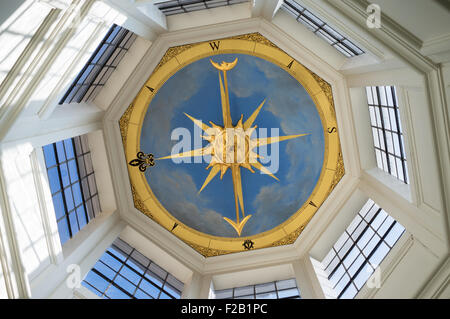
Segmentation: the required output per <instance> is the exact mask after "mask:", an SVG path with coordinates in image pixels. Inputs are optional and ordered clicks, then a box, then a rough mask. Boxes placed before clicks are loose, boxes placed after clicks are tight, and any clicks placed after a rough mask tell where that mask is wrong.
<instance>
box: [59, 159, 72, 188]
mask: <svg viewBox="0 0 450 319" xmlns="http://www.w3.org/2000/svg"><path fill="white" fill-rule="evenodd" d="M59 170H60V172H61V180H62V183H63V187H67V186H69V185H70V179H69V169H68V167H67V164H66V163H64V164H61V165H60V166H59Z"/></svg>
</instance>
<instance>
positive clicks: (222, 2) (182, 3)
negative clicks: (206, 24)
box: [155, 0, 248, 16]
mask: <svg viewBox="0 0 450 319" xmlns="http://www.w3.org/2000/svg"><path fill="white" fill-rule="evenodd" d="M244 2H248V0H172V1H164V2H158V3H155V6H157V7H158V9H159V10H161V12H162V13H164V14H165V15H166V16H170V15H174V14H180V13H188V12H193V11H199V10H205V9H212V8H217V7H224V6H228V5H233V4H238V3H244Z"/></svg>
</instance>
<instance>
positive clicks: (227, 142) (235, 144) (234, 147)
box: [158, 58, 308, 236]
mask: <svg viewBox="0 0 450 319" xmlns="http://www.w3.org/2000/svg"><path fill="white" fill-rule="evenodd" d="M210 61H211V64H212V65H213V67H215V68H216V69H217V70H219V83H220V98H221V102H222V115H223V124H224V125H223V126H218V125H216V124H214V123H212V122H210V125H211V126H208V125H206V124H204V123H203V122H202V121H200V120H198V119H195V118H193V117H192V116H190V115H188V114H186V113H185V115H186V116H187V117H189V118H190V119H191V120H192V121H193V122H194V124H195V125H197V126H198V127H200V128H201V129H202V130H203V131H204V132H205V134H206V135H205V136H203V139H205V140H207V141H208V142H209V145H207V146H206V147H202V148H199V149H195V150H191V151H188V152H184V153H179V154H174V155H169V156H165V157H161V158H158V159H159V160H163V159H175V158H183V157H194V156H205V155H210V156H211V161H210V163H209V165H208V167H207V168H206V169H211V170H210V172H209V175H208V176H207V177H206V180H205V182H204V183H203V186H202V187H201V188H200V191H199V193H200V192H201V191H202V190H203V189H204V188H205V187H206V186H207V185H208V184H209V182H211V180H212V179H213V178H214V177H215V176H216V175H217V174H219V172H220V179H222V178H223V176H224V174H225V173H226V171H227V170H228V168H231V174H232V177H233V189H234V201H235V206H236V221H232V220H231V219H229V218H227V217H224V219H225V220H226V221H227V222H228V223H229V224H230V225H231V226H232V227H233V228H234V229H235V230H236V233H237V234H238V236H240V235H241V232H242V229H243V228H244V225H245V223H246V222H247V221H248V220H249V218H250V217H251V216H252V215H247V216H246V215H245V210H244V195H243V192H242V178H241V170H240V169H241V167H243V168H246V169H248V170H249V171H251V172H252V173H255V171H254V170H253V168H256V169H258V170H260V171H261V172H262V173H263V174H268V175H270V176H271V177H273V178H274V179H276V180H278V178H277V177H276V176H275V175H273V174H272V173H271V172H270V171H269V170H268V169H267V168H265V167H264V166H263V165H262V164H261V163H260V162H258V160H257V158H258V157H259V155H258V153H256V152H254V149H256V148H257V147H260V146H264V145H269V144H272V143H278V142H281V141H285V140H290V139H293V138H297V137H301V136H305V135H308V134H298V135H288V136H279V137H268V138H251V136H252V133H253V132H254V130H255V129H256V127H257V126H256V125H255V126H253V122H254V121H255V120H256V118H257V116H258V114H259V112H260V111H261V108H262V107H263V105H264V103H265V100H264V101H263V102H262V103H261V104H260V105H259V106H258V107H257V108H256V110H255V111H254V112H253V114H252V115H251V116H250V117H249V118H248V119H247V120H246V121H245V122H244V123H243V115H241V118H240V119H239V121H238V123H237V124H236V125H234V126H233V121H232V118H231V115H230V99H229V94H228V82H227V71H230V70H232V69H233V68H234V67H235V66H236V64H237V62H238V59H237V58H236V59H235V60H234V61H233V62H225V61H224V62H222V63H221V64H220V65H219V64H217V63H216V62H214V61H212V60H210ZM220 72H222V75H221V74H220ZM222 76H223V80H222ZM239 211H240V212H241V213H242V220H241V219H240V214H239Z"/></svg>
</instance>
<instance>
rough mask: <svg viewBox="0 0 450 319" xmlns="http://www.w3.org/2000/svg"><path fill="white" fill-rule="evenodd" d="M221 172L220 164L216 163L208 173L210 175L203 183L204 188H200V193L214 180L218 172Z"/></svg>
mask: <svg viewBox="0 0 450 319" xmlns="http://www.w3.org/2000/svg"><path fill="white" fill-rule="evenodd" d="M219 172H220V166H218V165H215V166H213V167H212V169H211V171H210V172H209V174H208V177H206V179H205V182H204V183H203V186H202V188H200V190H199V191H198V193H199V194H200V193H201V192H202V190H203V189H204V188H205V187H206V185H208V184H209V182H211V181H212V179H213V178H214V177H215V176H216V175H217V173H219Z"/></svg>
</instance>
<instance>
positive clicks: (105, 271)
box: [93, 261, 116, 280]
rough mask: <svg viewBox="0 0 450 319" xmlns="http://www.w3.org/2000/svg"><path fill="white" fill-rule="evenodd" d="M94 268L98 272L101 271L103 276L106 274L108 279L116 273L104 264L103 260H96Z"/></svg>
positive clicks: (112, 277)
mask: <svg viewBox="0 0 450 319" xmlns="http://www.w3.org/2000/svg"><path fill="white" fill-rule="evenodd" d="M93 268H94V269H96V270H97V271H98V272H99V273H101V274H102V275H103V276H106V277H107V278H108V279H110V280H113V279H114V276H115V275H116V272H115V271H114V270H112V269H111V268H109V267H108V266H106V265H105V264H104V263H103V262H101V261H97V263H96V264H95V265H94V267H93Z"/></svg>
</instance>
